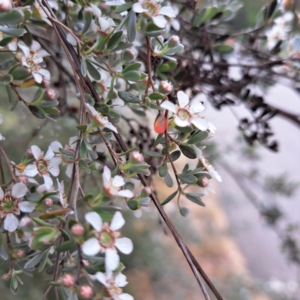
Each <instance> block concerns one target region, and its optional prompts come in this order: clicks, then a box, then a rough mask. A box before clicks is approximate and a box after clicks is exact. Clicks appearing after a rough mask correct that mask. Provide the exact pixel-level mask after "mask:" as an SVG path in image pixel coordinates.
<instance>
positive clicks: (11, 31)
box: [0, 26, 26, 36]
mask: <svg viewBox="0 0 300 300" xmlns="http://www.w3.org/2000/svg"><path fill="white" fill-rule="evenodd" d="M0 31H1V32H3V33H5V34H7V35H10V36H22V35H24V34H25V33H26V29H23V28H10V27H3V26H0Z"/></svg>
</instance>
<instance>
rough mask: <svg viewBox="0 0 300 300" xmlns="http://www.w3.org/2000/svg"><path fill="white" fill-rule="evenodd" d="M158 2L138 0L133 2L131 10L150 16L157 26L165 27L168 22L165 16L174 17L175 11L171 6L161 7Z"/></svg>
mask: <svg viewBox="0 0 300 300" xmlns="http://www.w3.org/2000/svg"><path fill="white" fill-rule="evenodd" d="M160 2H161V1H159V0H139V2H137V3H134V4H133V6H132V10H133V11H134V12H136V13H143V14H144V15H146V16H147V17H148V18H151V19H152V20H153V22H154V24H155V25H156V26H157V27H159V28H165V27H166V25H167V23H168V21H167V19H166V18H165V16H166V17H168V18H175V17H176V13H175V12H174V10H173V9H172V7H171V6H163V7H161V5H160Z"/></svg>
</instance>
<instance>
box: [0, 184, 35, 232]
mask: <svg viewBox="0 0 300 300" xmlns="http://www.w3.org/2000/svg"><path fill="white" fill-rule="evenodd" d="M26 193H27V187H26V185H25V184H23V183H20V182H19V183H16V184H15V185H14V186H13V187H12V190H11V193H10V192H8V193H5V194H4V192H3V190H2V188H1V187H0V217H1V218H5V220H4V229H5V230H7V231H9V232H13V231H15V230H16V229H17V228H18V226H19V220H18V218H17V217H16V216H15V215H19V214H20V211H22V212H25V213H29V212H32V211H33V210H34V208H35V204H34V203H31V202H28V201H22V198H23V197H24V196H25V194H26Z"/></svg>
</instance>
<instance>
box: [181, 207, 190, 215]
mask: <svg viewBox="0 0 300 300" xmlns="http://www.w3.org/2000/svg"><path fill="white" fill-rule="evenodd" d="M179 212H180V214H181V215H182V216H183V217H186V216H187V215H188V214H189V213H190V211H189V209H188V208H186V207H180V209H179Z"/></svg>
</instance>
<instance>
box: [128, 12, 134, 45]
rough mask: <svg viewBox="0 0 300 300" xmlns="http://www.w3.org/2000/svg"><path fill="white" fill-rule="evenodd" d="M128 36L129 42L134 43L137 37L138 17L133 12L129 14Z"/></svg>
mask: <svg viewBox="0 0 300 300" xmlns="http://www.w3.org/2000/svg"><path fill="white" fill-rule="evenodd" d="M127 36H128V40H129V42H133V41H134V40H135V37H136V15H135V12H134V11H133V10H131V11H130V12H129V17H128V24H127Z"/></svg>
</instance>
